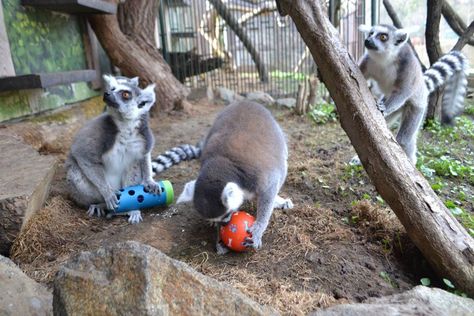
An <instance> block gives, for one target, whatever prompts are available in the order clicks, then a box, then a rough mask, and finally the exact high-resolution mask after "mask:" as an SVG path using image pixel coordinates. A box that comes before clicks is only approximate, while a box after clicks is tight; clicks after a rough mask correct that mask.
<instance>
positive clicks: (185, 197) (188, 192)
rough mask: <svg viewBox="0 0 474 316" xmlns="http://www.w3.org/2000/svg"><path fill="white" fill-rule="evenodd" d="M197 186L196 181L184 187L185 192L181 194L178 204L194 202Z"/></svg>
mask: <svg viewBox="0 0 474 316" xmlns="http://www.w3.org/2000/svg"><path fill="white" fill-rule="evenodd" d="M195 186H196V180H193V181H189V182H188V183H186V184H185V185H184V189H183V192H181V194H180V195H179V197H178V199H177V200H176V204H179V203H185V202H189V201H192V200H193V198H194V188H195Z"/></svg>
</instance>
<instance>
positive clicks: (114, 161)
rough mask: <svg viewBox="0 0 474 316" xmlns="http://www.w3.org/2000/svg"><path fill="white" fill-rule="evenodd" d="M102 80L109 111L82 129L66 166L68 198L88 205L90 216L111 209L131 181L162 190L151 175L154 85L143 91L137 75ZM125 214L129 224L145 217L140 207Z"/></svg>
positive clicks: (150, 189)
mask: <svg viewBox="0 0 474 316" xmlns="http://www.w3.org/2000/svg"><path fill="white" fill-rule="evenodd" d="M104 80H105V82H106V89H105V92H104V102H105V103H106V105H107V106H106V112H104V113H103V114H101V115H99V116H98V117H96V118H94V119H92V120H90V121H89V122H87V123H86V124H85V125H84V126H83V127H82V128H81V129H80V130H79V132H78V133H77V135H76V137H75V138H74V140H73V143H72V146H71V150H70V153H69V156H68V158H67V160H66V164H65V167H66V171H67V176H66V179H67V183H68V186H69V191H70V196H71V198H72V199H73V200H74V201H75V202H77V203H78V204H79V205H81V206H83V207H86V208H88V211H87V214H89V216H93V215H97V216H102V215H104V214H105V213H106V211H112V212H113V210H114V209H115V208H116V207H117V203H118V197H117V195H116V194H117V191H118V190H119V189H121V188H123V187H125V186H127V185H135V184H143V185H144V188H145V190H146V191H148V192H152V193H155V194H160V187H159V185H158V184H157V183H156V182H155V181H153V178H152V168H151V149H152V148H153V143H154V138H153V135H152V133H151V130H150V128H149V127H148V119H149V114H148V112H149V110H150V108H151V107H152V106H153V104H154V103H155V91H154V88H155V85H154V84H151V85H149V86H147V87H146V88H145V89H140V88H139V87H138V78H133V79H129V78H125V77H112V76H104ZM127 214H128V215H129V222H130V223H138V222H140V221H141V220H142V217H141V213H140V210H134V211H130V212H128V213H127Z"/></svg>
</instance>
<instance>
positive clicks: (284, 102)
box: [275, 98, 296, 109]
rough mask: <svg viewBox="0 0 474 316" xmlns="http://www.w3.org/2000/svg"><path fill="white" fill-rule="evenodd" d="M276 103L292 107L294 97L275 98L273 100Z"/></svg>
mask: <svg viewBox="0 0 474 316" xmlns="http://www.w3.org/2000/svg"><path fill="white" fill-rule="evenodd" d="M275 103H276V105H279V106H284V107H287V108H290V109H291V108H294V107H295V106H296V99H294V98H283V99H277V100H276V101H275Z"/></svg>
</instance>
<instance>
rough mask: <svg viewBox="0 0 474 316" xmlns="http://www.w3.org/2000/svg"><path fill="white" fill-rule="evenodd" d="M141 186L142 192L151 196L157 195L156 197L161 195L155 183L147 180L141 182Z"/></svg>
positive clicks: (159, 188)
mask: <svg viewBox="0 0 474 316" xmlns="http://www.w3.org/2000/svg"><path fill="white" fill-rule="evenodd" d="M142 184H143V190H144V191H145V192H149V193H152V194H158V195H160V194H161V187H160V186H159V184H158V183H156V182H155V181H153V180H147V181H145V182H143V183H142Z"/></svg>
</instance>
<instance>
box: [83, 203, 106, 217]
mask: <svg viewBox="0 0 474 316" xmlns="http://www.w3.org/2000/svg"><path fill="white" fill-rule="evenodd" d="M86 214H87V215H88V216H90V217H92V216H97V217H101V216H104V215H105V210H104V208H103V207H102V206H101V205H100V204H91V205H90V206H89V209H88V210H87V213H86Z"/></svg>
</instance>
